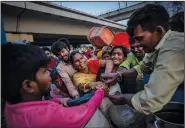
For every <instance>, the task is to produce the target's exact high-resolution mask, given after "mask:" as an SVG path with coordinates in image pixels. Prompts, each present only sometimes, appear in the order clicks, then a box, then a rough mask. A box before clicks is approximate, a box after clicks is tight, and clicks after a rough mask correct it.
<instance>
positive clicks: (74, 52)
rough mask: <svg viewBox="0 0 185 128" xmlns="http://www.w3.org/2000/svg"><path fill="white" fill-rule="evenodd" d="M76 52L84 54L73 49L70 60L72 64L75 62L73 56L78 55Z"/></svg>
mask: <svg viewBox="0 0 185 128" xmlns="http://www.w3.org/2000/svg"><path fill="white" fill-rule="evenodd" d="M76 54H80V55H82V56H84V55H83V54H82V53H80V52H79V51H73V52H71V54H70V61H71V63H72V64H73V63H74V60H73V57H74V55H76Z"/></svg>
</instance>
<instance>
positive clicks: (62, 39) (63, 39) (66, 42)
mask: <svg viewBox="0 0 185 128" xmlns="http://www.w3.org/2000/svg"><path fill="white" fill-rule="evenodd" d="M57 41H60V42H63V43H64V44H66V46H67V47H68V49H69V51H70V50H71V48H70V43H69V40H68V39H66V38H60V39H58V40H57Z"/></svg>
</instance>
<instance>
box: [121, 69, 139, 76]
mask: <svg viewBox="0 0 185 128" xmlns="http://www.w3.org/2000/svg"><path fill="white" fill-rule="evenodd" d="M118 72H119V73H120V74H121V75H122V76H126V77H136V76H137V74H138V73H137V71H136V70H135V69H134V68H132V69H130V70H127V69H126V68H123V67H119V68H118Z"/></svg>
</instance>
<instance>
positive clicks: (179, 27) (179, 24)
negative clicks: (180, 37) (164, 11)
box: [169, 12, 184, 32]
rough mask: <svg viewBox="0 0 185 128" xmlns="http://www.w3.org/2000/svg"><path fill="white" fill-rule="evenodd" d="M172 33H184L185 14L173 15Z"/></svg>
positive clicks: (171, 21) (171, 22)
mask: <svg viewBox="0 0 185 128" xmlns="http://www.w3.org/2000/svg"><path fill="white" fill-rule="evenodd" d="M169 24H170V28H171V30H172V31H178V32H184V12H179V13H176V14H175V15H173V16H172V17H171V18H170V20H169Z"/></svg>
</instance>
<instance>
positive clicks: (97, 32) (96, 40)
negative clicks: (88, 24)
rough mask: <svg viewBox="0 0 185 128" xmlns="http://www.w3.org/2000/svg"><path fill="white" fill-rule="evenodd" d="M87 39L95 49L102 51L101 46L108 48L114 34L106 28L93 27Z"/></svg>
mask: <svg viewBox="0 0 185 128" xmlns="http://www.w3.org/2000/svg"><path fill="white" fill-rule="evenodd" d="M87 39H88V41H89V42H91V44H92V45H93V46H95V47H96V48H100V49H102V48H103V46H109V45H111V44H112V42H113V40H114V33H113V32H112V31H111V30H110V29H109V28H108V27H107V26H102V27H93V28H92V29H91V30H90V31H89V34H88V36H87Z"/></svg>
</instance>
